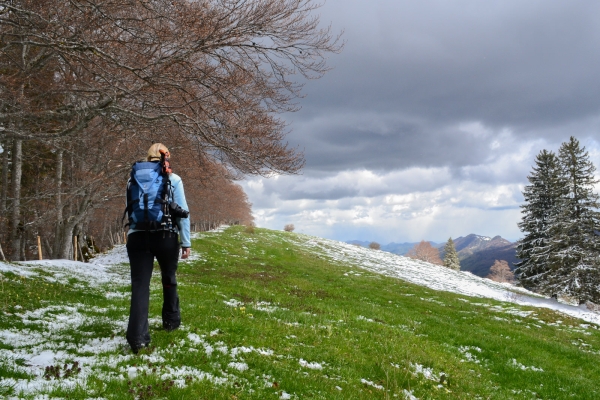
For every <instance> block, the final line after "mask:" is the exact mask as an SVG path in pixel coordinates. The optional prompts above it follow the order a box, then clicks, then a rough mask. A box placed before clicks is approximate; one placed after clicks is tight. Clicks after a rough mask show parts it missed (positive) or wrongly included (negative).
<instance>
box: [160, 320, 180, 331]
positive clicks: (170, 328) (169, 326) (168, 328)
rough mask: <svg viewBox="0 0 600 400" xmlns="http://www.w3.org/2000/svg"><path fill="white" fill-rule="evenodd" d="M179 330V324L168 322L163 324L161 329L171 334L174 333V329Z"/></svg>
mask: <svg viewBox="0 0 600 400" xmlns="http://www.w3.org/2000/svg"><path fill="white" fill-rule="evenodd" d="M177 328H179V324H172V323H169V322H163V329H164V330H165V331H167V332H171V331H174V330H175V329H177Z"/></svg>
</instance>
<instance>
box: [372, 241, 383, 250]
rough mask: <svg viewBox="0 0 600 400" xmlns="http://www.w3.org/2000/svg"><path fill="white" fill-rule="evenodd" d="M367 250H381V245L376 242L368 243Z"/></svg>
mask: <svg viewBox="0 0 600 400" xmlns="http://www.w3.org/2000/svg"><path fill="white" fill-rule="evenodd" d="M369 248H370V249H373V250H381V245H380V244H379V243H377V242H371V243H369Z"/></svg>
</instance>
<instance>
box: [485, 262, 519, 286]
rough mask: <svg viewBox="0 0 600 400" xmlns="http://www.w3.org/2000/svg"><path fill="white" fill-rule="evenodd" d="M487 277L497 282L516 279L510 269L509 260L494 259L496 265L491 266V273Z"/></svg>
mask: <svg viewBox="0 0 600 400" xmlns="http://www.w3.org/2000/svg"><path fill="white" fill-rule="evenodd" d="M486 278H488V279H491V280H493V281H496V282H509V283H512V282H514V280H515V274H514V273H513V272H512V271H511V270H510V267H509V266H508V262H506V261H504V260H496V261H494V265H492V267H491V268H490V274H489V275H488V276H486Z"/></svg>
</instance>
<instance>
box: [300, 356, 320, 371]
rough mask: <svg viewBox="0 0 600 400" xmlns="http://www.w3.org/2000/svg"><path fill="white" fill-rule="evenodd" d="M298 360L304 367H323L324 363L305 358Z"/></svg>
mask: <svg viewBox="0 0 600 400" xmlns="http://www.w3.org/2000/svg"><path fill="white" fill-rule="evenodd" d="M298 362H299V364H300V366H302V367H304V368H308V369H323V365H321V364H319V363H318V362H308V361H306V360H303V359H302V358H301V359H300V361H298Z"/></svg>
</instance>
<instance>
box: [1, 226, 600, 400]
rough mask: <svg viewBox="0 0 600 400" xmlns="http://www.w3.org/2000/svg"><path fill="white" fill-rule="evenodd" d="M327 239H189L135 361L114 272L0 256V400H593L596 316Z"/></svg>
mask: <svg viewBox="0 0 600 400" xmlns="http://www.w3.org/2000/svg"><path fill="white" fill-rule="evenodd" d="M331 246H334V244H333V242H330V241H327V240H325V239H319V238H314V237H308V236H305V235H297V234H293V233H286V232H275V231H269V230H263V229H256V231H255V232H254V233H247V232H245V231H244V228H242V227H238V228H229V229H227V230H226V231H225V232H221V233H205V234H201V235H199V237H198V238H197V239H195V240H194V242H193V250H194V252H195V254H196V255H197V256H198V257H197V258H196V259H195V260H192V261H190V262H187V263H181V264H180V271H179V281H180V297H181V306H182V318H183V326H182V328H181V329H179V330H177V331H174V332H165V331H163V330H162V329H161V328H160V326H161V324H160V311H161V288H160V279H159V276H158V275H157V276H154V277H153V284H152V293H151V310H150V313H151V320H150V325H151V335H152V344H153V345H152V347H151V348H148V349H145V350H143V351H141V352H140V354H139V355H137V356H136V355H133V354H131V352H130V351H129V350H128V348H127V346H126V343H125V340H124V334H125V326H126V322H127V315H128V297H127V293H128V285H127V276H128V275H127V273H128V272H127V267H126V266H120V267H119V266H117V267H113V268H109V269H103V268H101V267H99V266H93V265H89V264H81V263H70V264H69V263H68V262H56V261H48V262H45V263H43V264H39V263H37V264H36V263H33V264H31V265H28V266H26V267H21V266H18V265H8V264H0V270H3V271H2V277H1V278H2V280H1V287H0V291H1V295H0V296H1V297H0V299H1V301H0V309H1V311H2V312H1V313H0V396H4V397H7V398H10V397H13V396H15V397H21V398H32V399H33V398H44V397H41V395H43V394H47V395H48V396H47V397H45V398H53V397H58V398H70V399H76V398H81V399H87V398H95V399H100V398H104V399H132V398H138V399H151V398H157V399H158V398H160V399H300V398H312V399H378V398H380V399H392V398H399V399H466V398H469V399H532V398H541V399H574V398H576V399H597V398H600V393H599V390H598V380H599V378H600V332H599V331H598V328H599V327H598V326H597V325H594V324H591V323H585V322H584V321H582V320H578V319H575V318H571V317H568V316H566V315H564V314H559V313H557V312H555V311H552V310H549V309H543V308H534V307H522V306H517V305H514V304H511V303H504V302H500V301H495V300H487V299H482V298H476V297H468V296H465V295H459V294H454V293H449V292H443V291H435V290H432V289H429V288H425V287H423V286H418V285H415V284H411V283H408V282H406V281H403V280H400V279H397V278H391V277H386V276H383V275H381V274H377V273H374V272H370V271H369V270H365V269H362V268H360V265H358V264H360V263H365V262H367V261H368V257H369V254H373V258H372V260H371V261H369V262H371V263H372V264H375V263H376V260H377V254H378V253H382V252H378V251H375V250H368V249H360V251H361V252H364V255H363V258H362V259H361V260H362V261H360V262H359V261H357V260H358V259H357V258H356V257H354V258H352V257H348V258H347V259H346V258H344V257H343V255H344V252H343V251H342V253H339V252H338V253H336V255H332V253H331V252H329V251H328V248H329V247H331ZM351 247H354V246H351ZM369 252H370V253H369ZM340 254H341V255H340ZM390 257H391V255H390ZM394 257H395V256H394ZM365 260H367V261H365ZM411 267H412V268H417V269H418V268H420V267H422V268H425V267H426V266H425V265H424V264H419V263H416V264H411ZM440 271H441V270H440ZM453 273H454V272H453ZM465 276H466V275H465ZM440 277H441V278H443V275H440ZM465 282H466V281H465ZM36 396H38V397H36Z"/></svg>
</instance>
